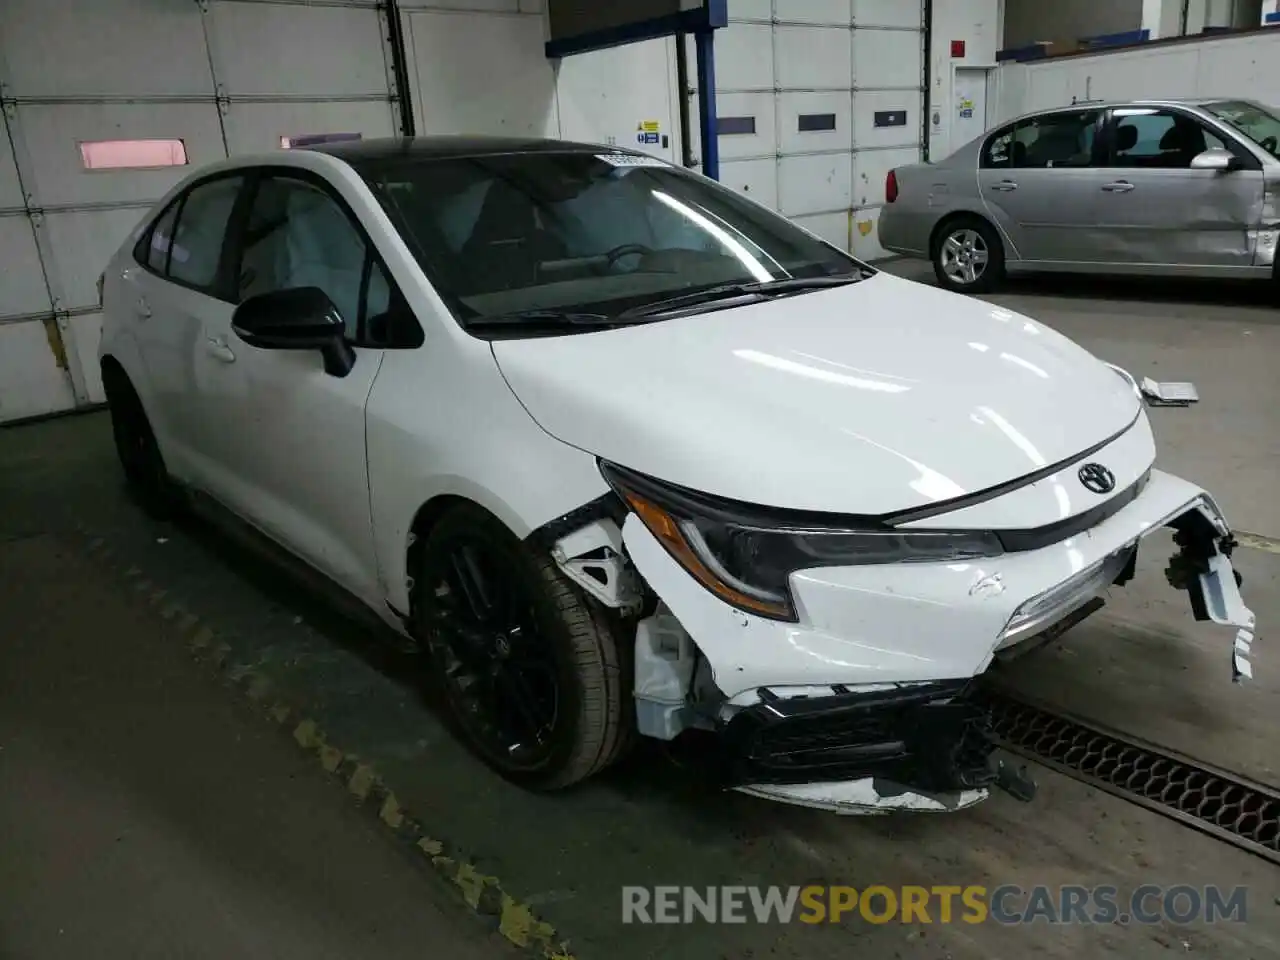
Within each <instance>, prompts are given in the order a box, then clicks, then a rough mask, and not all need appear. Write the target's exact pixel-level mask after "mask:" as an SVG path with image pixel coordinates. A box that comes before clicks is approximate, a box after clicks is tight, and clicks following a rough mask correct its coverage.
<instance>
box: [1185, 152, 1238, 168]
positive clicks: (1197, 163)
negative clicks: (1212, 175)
mask: <svg viewBox="0 0 1280 960" xmlns="http://www.w3.org/2000/svg"><path fill="white" fill-rule="evenodd" d="M1238 167H1239V161H1237V160H1236V155H1235V154H1234V153H1232V152H1231V151H1230V150H1225V149H1223V148H1222V147H1210V148H1209V149H1208V150H1205V151H1204V152H1203V153H1198V154H1196V155H1195V156H1194V157H1192V158H1191V169H1192V170H1218V171H1221V172H1226V171H1228V170H1235V169H1237V168H1238Z"/></svg>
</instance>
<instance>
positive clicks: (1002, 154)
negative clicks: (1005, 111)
mask: <svg viewBox="0 0 1280 960" xmlns="http://www.w3.org/2000/svg"><path fill="white" fill-rule="evenodd" d="M1013 134H1014V128H1013V127H1005V128H1004V129H1003V130H997V131H996V132H995V133H993V134H992V135H991V136H990V137H988V138H987V142H986V143H985V144H984V145H983V147H982V157H981V159H980V161H979V163H980V165H981V166H982V167H984V168H985V169H996V170H1007V169H1009V168H1010V167H1012V166H1013Z"/></svg>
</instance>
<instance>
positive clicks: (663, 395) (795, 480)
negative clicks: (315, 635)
mask: <svg viewBox="0 0 1280 960" xmlns="http://www.w3.org/2000/svg"><path fill="white" fill-rule="evenodd" d="M102 297H103V307H104V311H105V317H106V319H105V323H104V328H103V336H102V346H101V354H100V356H101V364H102V376H103V383H104V384H105V387H106V391H107V395H108V398H109V400H110V405H111V412H112V422H113V427H114V431H115V437H116V442H117V445H118V448H119V453H120V458H121V461H122V464H123V467H124V471H125V474H126V476H127V479H128V481H129V482H130V484H131V485H132V487H133V488H134V490H135V491H136V493H137V494H138V495H139V496H140V497H141V498H142V500H143V502H144V503H145V504H147V505H148V506H149V507H151V508H152V509H154V510H156V511H161V512H165V511H170V510H172V509H173V508H174V507H176V506H178V505H180V504H182V503H185V502H188V501H189V500H190V499H192V498H193V497H194V498H197V499H198V498H200V497H207V498H211V499H212V500H213V501H216V502H217V503H220V504H221V505H222V506H224V507H225V508H227V509H229V510H230V511H231V512H233V513H234V514H236V515H238V516H239V517H240V518H242V519H243V520H245V521H247V522H248V523H249V524H251V525H253V526H254V527H256V528H257V529H258V530H259V531H260V532H262V533H263V534H265V535H266V536H267V537H269V538H270V539H272V540H274V541H275V542H276V543H278V544H280V545H282V546H284V547H285V548H287V549H288V550H289V551H291V552H292V553H293V554H294V555H296V556H297V557H298V558H300V559H301V560H303V561H304V562H305V563H306V564H308V565H309V566H310V567H312V568H314V569H315V570H317V571H319V572H321V573H323V574H324V575H325V576H326V577H327V578H328V579H329V580H331V581H332V582H333V584H334V585H335V588H339V589H341V590H344V591H346V592H348V593H350V594H354V595H355V596H356V597H357V598H358V599H359V600H361V601H363V603H365V604H366V605H367V606H368V607H370V608H371V609H372V610H374V611H376V612H377V613H378V614H379V615H380V616H381V617H383V618H384V619H385V620H386V621H387V622H388V623H390V624H391V625H392V626H393V627H395V628H396V629H398V630H399V631H401V632H402V633H403V634H404V635H405V636H407V637H409V638H411V639H412V640H413V641H415V642H417V643H420V644H421V645H422V647H423V648H424V649H425V650H426V651H427V652H428V653H429V655H430V657H431V662H432V664H433V665H434V667H435V673H436V676H437V678H438V680H439V682H440V683H441V685H442V688H443V690H444V692H445V693H446V695H447V696H446V702H447V704H448V706H449V709H450V711H451V713H452V716H453V718H454V719H455V720H456V725H457V727H458V729H459V730H460V732H461V734H462V735H463V736H464V737H465V739H466V741H467V742H468V743H469V744H470V745H471V747H472V748H473V749H474V750H475V751H476V752H477V753H478V754H479V755H480V756H481V757H482V758H483V759H484V760H485V761H487V762H488V763H489V764H491V765H492V766H493V767H494V768H496V769H497V770H498V771H500V772H501V773H502V774H503V775H505V776H507V777H509V778H510V779H512V780H514V781H516V782H519V783H521V784H524V785H527V786H529V787H533V788H540V789H551V788H556V787H563V786H566V785H568V784H571V783H574V782H576V781H580V780H582V779H583V778H585V777H587V776H589V775H591V774H593V773H595V772H597V771H599V770H601V769H602V768H604V767H605V766H607V765H608V764H609V763H610V762H612V761H613V760H614V759H616V758H617V757H618V756H619V754H620V753H621V752H622V751H623V749H624V748H625V747H626V745H627V744H628V742H629V741H630V740H631V738H632V736H633V735H634V734H639V735H642V736H647V737H656V738H660V739H672V738H674V737H677V736H679V735H681V734H682V733H683V732H684V731H688V730H690V729H701V730H706V731H711V732H712V733H713V734H714V735H716V736H717V737H718V739H719V744H720V749H719V750H718V752H717V755H718V756H719V757H720V758H721V759H722V761H723V762H722V769H721V773H722V776H723V778H724V783H725V784H726V786H729V787H734V788H737V789H741V790H745V791H747V792H751V793H755V794H757V795H762V796H769V797H773V798H776V799H781V800H787V801H791V802H797V803H805V804H812V805H818V806H824V807H828V808H831V809H837V810H842V811H846V812H874V811H880V810H884V809H889V808H910V809H918V810H939V809H957V808H959V807H963V806H967V805H968V804H971V803H973V802H976V801H977V800H980V799H982V798H983V797H984V796H986V793H987V790H988V789H989V788H990V786H991V785H992V784H993V783H995V782H997V772H996V766H995V765H994V764H993V763H992V760H991V756H990V755H991V751H992V746H991V742H990V736H989V731H988V727H987V715H986V713H985V712H984V710H983V708H982V707H981V706H980V705H979V704H978V703H977V702H976V701H975V700H974V699H973V696H972V694H973V686H974V684H973V682H972V681H973V680H974V678H976V677H979V676H980V675H981V674H982V673H983V672H984V671H985V670H986V669H987V668H988V666H989V665H990V664H991V663H992V661H993V658H994V657H995V655H996V654H997V651H1001V650H1005V649H1009V648H1012V647H1013V646H1015V645H1019V644H1028V645H1031V644H1033V643H1034V641H1035V639H1036V638H1037V637H1041V636H1043V635H1044V634H1045V632H1046V631H1047V630H1049V629H1050V628H1052V627H1054V626H1055V625H1061V624H1062V623H1063V622H1064V621H1066V620H1068V618H1071V617H1074V616H1079V614H1080V611H1081V610H1082V609H1088V607H1087V605H1089V604H1091V602H1092V601H1093V600H1094V598H1095V597H1097V596H1098V595H1099V594H1100V593H1102V592H1103V591H1105V590H1106V589H1107V588H1108V587H1109V586H1110V585H1111V584H1113V583H1123V582H1124V581H1125V580H1127V579H1128V578H1129V577H1130V576H1131V575H1132V573H1133V569H1134V557H1135V554H1136V550H1137V549H1138V545H1139V543H1140V541H1141V540H1142V538H1143V537H1145V536H1146V535H1147V534H1149V533H1151V532H1152V531H1154V530H1156V529H1158V528H1160V527H1162V526H1172V527H1175V528H1176V529H1177V530H1178V531H1179V535H1178V541H1179V543H1180V549H1181V553H1180V555H1179V557H1178V558H1177V559H1176V562H1175V564H1174V569H1175V571H1178V570H1180V571H1181V574H1180V575H1176V576H1174V577H1173V578H1172V580H1173V581H1174V582H1175V583H1176V585H1177V586H1179V587H1182V588H1185V589H1187V590H1188V591H1189V593H1190V595H1191V606H1192V609H1193V612H1194V615H1195V616H1196V618H1197V619H1202V620H1213V621H1216V622H1218V623H1222V624H1229V625H1232V626H1234V627H1235V628H1236V629H1235V630H1234V631H1232V637H1228V638H1226V639H1225V640H1224V646H1223V661H1224V668H1225V666H1226V665H1227V663H1228V661H1230V664H1231V667H1232V671H1233V673H1234V675H1235V676H1237V677H1239V676H1241V675H1243V674H1244V673H1246V672H1247V671H1248V670H1249V669H1250V667H1249V659H1248V654H1249V647H1250V643H1251V642H1252V639H1253V633H1252V630H1253V617H1252V614H1250V613H1249V611H1248V609H1247V608H1246V607H1245V606H1244V604H1243V602H1242V600H1241V597H1240V593H1239V590H1238V586H1237V585H1238V578H1237V577H1236V576H1235V575H1234V572H1233V570H1232V567H1231V563H1230V560H1229V556H1230V553H1231V547H1232V545H1233V540H1232V538H1231V535H1230V531H1229V529H1228V527H1227V525H1226V522H1225V521H1224V520H1223V517H1222V513H1221V511H1220V510H1219V509H1218V507H1217V506H1216V505H1215V503H1214V501H1213V499H1212V498H1211V497H1210V495H1209V494H1207V493H1206V492H1205V491H1204V490H1201V489H1200V488H1199V487H1197V486H1195V485H1194V484H1191V483H1188V482H1187V481H1185V480H1181V479H1179V478H1177V477H1174V476H1170V475H1169V474H1167V473H1163V472H1162V471H1160V470H1158V469H1156V468H1155V467H1154V466H1153V461H1154V459H1155V446H1154V443H1153V441H1152V434H1151V427H1150V425H1149V423H1148V420H1147V415H1146V412H1145V409H1144V404H1143V401H1142V398H1141V396H1140V395H1139V394H1138V392H1137V391H1136V390H1135V389H1134V385H1133V383H1132V381H1131V380H1127V379H1126V378H1125V377H1124V376H1121V375H1118V373H1117V371H1116V370H1115V369H1113V368H1111V367H1109V366H1108V365H1106V364H1105V363H1103V362H1101V361H1100V360H1098V359H1096V358H1095V357H1093V356H1092V355H1090V354H1089V353H1087V352H1086V351H1085V350H1083V349H1081V348H1080V347H1078V346H1076V345H1075V344H1074V343H1072V342H1071V341H1069V340H1067V339H1065V338H1064V337H1062V336H1061V335H1059V334H1058V333H1056V332H1054V331H1053V330H1051V329H1049V328H1047V327H1045V326H1043V325H1041V324H1039V323H1037V322H1035V321H1033V320H1030V319H1028V318H1026V317H1024V316H1020V315H1018V314H1015V313H1012V312H1010V311H1008V310H1004V309H1001V308H999V307H994V306H991V305H989V304H986V303H983V302H980V301H978V300H972V299H969V298H966V297H962V296H958V295H954V294H951V293H946V292H943V291H940V290H936V289H933V288H930V287H927V286H922V285H919V284H915V283H910V282H907V281H905V280H901V279H897V278H895V277H893V276H890V275H888V274H885V273H881V272H878V271H876V270H874V269H871V268H870V267H867V266H865V265H864V264H861V263H859V262H857V261H855V260H853V259H852V258H850V257H849V256H848V255H847V254H845V253H843V252H842V251H840V250H838V249H836V248H835V247H833V246H831V245H830V244H827V243H825V242H823V241H822V240H820V239H818V238H816V237H815V236H813V235H811V234H809V233H808V232H806V231H804V230H802V229H800V228H799V227H797V226H795V225H793V224H791V223H790V222H788V221H787V220H784V219H782V218H781V217H779V216H777V215H775V214H773V213H771V212H769V211H768V210H766V209H764V208H762V207H760V206H759V205H757V204H755V203H753V202H751V201H749V200H747V199H745V198H743V197H741V196H739V195H737V194H736V193H734V192H732V191H730V190H728V189H725V188H723V187H721V186H720V185H718V184H716V183H714V182H712V181H710V180H707V179H705V178H703V177H700V176H698V175H696V174H693V173H691V172H689V171H687V170H684V169H681V168H678V167H674V166H671V165H668V164H666V163H664V162H662V161H660V160H656V159H653V158H651V157H647V156H644V155H639V154H633V153H629V152H625V151H617V150H615V149H612V148H603V147H598V146H589V145H580V144H569V143H558V142H548V141H529V142H526V141H516V140H491V139H466V138H438V139H422V138H419V139H417V140H412V141H403V140H394V141H382V142H378V141H366V142H364V143H362V144H347V145H342V146H334V147H330V148H325V149H321V150H295V151H288V152H284V151H282V152H279V153H273V154H270V155H265V156H257V157H245V158H237V159H235V160H232V161H227V162H223V163H219V164H216V165H213V166H211V167H208V168H205V169H203V170H201V171H199V172H197V173H196V174H194V175H193V176H191V177H189V178H188V179H187V180H186V181H184V182H183V183H181V184H180V185H178V186H177V187H175V188H174V189H173V190H172V191H171V192H170V194H169V195H168V196H167V197H165V198H164V199H163V200H162V201H161V202H160V203H159V204H158V205H157V206H156V207H155V209H154V210H153V211H152V212H151V213H150V214H149V215H148V216H147V217H146V218H145V220H144V222H143V223H142V224H141V225H140V226H139V227H138V229H137V230H136V232H135V233H134V234H133V236H132V237H131V238H130V239H129V240H128V242H127V243H125V244H124V245H123V246H122V248H121V249H120V251H119V252H118V253H117V254H116V255H115V257H114V258H113V260H112V261H111V263H110V266H109V267H108V269H107V270H106V271H105V273H104V275H103V278H102ZM1233 638H1234V639H1233ZM1225 673H1226V671H1225V669H1224V675H1225Z"/></svg>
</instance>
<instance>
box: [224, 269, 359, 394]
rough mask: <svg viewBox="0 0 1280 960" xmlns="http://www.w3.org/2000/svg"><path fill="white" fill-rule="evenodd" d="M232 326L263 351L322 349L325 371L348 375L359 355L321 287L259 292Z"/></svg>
mask: <svg viewBox="0 0 1280 960" xmlns="http://www.w3.org/2000/svg"><path fill="white" fill-rule="evenodd" d="M231 329H232V330H234V331H235V334H236V336H238V337H239V338H240V339H241V340H243V341H244V342H245V343H247V344H249V346H251V347H258V348H260V349H262V350H319V351H320V353H321V355H322V356H323V357H324V369H325V372H326V373H329V374H332V375H333V376H335V377H345V376H346V375H347V374H348V373H350V372H351V368H352V367H354V366H355V362H356V355H355V351H354V350H352V349H351V345H350V344H349V343H347V340H346V324H345V323H344V322H343V320H342V314H341V313H339V312H338V308H337V307H335V306H334V305H333V301H332V300H330V299H329V296H328V294H326V293H325V292H324V291H323V290H321V289H320V288H319V287H293V288H291V289H288V290H273V291H271V292H270V293H260V294H258V295H257V296H255V297H250V298H249V299H247V300H245V301H244V302H243V303H242V304H240V306H238V307H236V311H235V313H234V314H232V315H231Z"/></svg>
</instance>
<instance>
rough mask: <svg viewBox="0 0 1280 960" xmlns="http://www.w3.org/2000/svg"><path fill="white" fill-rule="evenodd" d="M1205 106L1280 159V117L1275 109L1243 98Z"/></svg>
mask: <svg viewBox="0 0 1280 960" xmlns="http://www.w3.org/2000/svg"><path fill="white" fill-rule="evenodd" d="M1204 108H1205V109H1206V110H1208V111H1209V112H1210V113H1212V114H1213V115H1214V116H1215V117H1217V118H1218V119H1219V120H1221V121H1222V122H1223V123H1225V124H1227V125H1228V126H1230V127H1233V128H1235V129H1236V130H1238V131H1239V132H1240V133H1242V134H1244V135H1245V136H1246V137H1248V138H1249V139H1250V140H1252V141H1253V142H1254V143H1256V144H1257V145H1258V146H1260V147H1262V149H1263V150H1266V151H1267V153H1269V154H1271V155H1272V156H1273V157H1275V158H1276V159H1278V160H1280V117H1278V116H1276V114H1275V113H1274V112H1273V111H1271V110H1268V109H1267V108H1265V107H1262V106H1259V105H1258V104H1256V103H1248V102H1246V101H1243V100H1224V101H1222V102H1220V103H1207V104H1205V107H1204Z"/></svg>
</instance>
